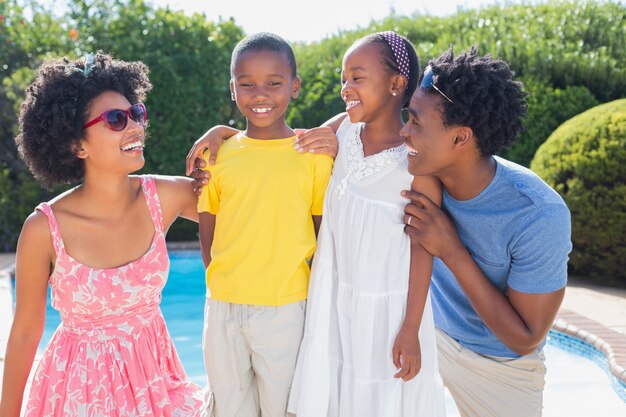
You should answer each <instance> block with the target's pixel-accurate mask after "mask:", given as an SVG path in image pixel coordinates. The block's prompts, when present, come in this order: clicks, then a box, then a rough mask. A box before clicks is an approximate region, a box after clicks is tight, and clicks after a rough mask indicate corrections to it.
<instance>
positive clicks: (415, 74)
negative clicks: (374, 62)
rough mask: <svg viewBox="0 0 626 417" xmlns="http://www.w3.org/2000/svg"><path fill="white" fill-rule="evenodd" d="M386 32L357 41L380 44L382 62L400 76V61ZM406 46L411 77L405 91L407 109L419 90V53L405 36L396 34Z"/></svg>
mask: <svg viewBox="0 0 626 417" xmlns="http://www.w3.org/2000/svg"><path fill="white" fill-rule="evenodd" d="M384 34H385V32H376V33H372V34H371V35H367V36H365V37H363V38H361V39H359V40H358V41H357V43H359V44H369V43H378V44H381V45H383V46H382V48H383V54H382V55H381V62H382V64H383V65H384V66H385V67H386V68H387V70H388V71H389V72H390V73H393V74H399V73H400V68H399V67H398V61H397V59H396V56H395V55H394V53H393V49H391V46H390V45H389V41H388V40H387V38H385V36H384ZM396 35H397V36H398V37H399V38H400V39H401V40H402V43H403V44H404V47H405V48H406V52H407V55H408V58H409V76H408V77H407V78H408V84H407V89H406V90H405V91H404V104H403V106H404V107H406V106H408V105H409V101H411V96H412V95H413V93H414V92H415V89H416V88H417V81H418V78H419V74H420V62H419V58H418V56H417V52H416V51H415V47H414V46H413V44H412V43H411V42H410V41H409V40H408V39H407V38H405V37H404V36H401V35H399V34H396Z"/></svg>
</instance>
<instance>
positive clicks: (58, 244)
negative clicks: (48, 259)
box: [35, 203, 65, 256]
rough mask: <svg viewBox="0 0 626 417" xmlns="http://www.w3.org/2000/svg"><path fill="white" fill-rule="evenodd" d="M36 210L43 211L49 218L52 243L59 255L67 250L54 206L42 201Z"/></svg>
mask: <svg viewBox="0 0 626 417" xmlns="http://www.w3.org/2000/svg"><path fill="white" fill-rule="evenodd" d="M35 210H39V211H41V212H42V213H43V214H45V215H46V217H47V218H48V227H49V228H50V235H52V244H53V245H54V251H55V252H56V254H57V256H59V255H60V254H61V253H63V252H64V251H65V245H63V238H62V237H61V231H60V230H59V224H58V223H57V219H56V217H54V213H53V212H52V208H50V205H49V204H48V203H40V204H39V205H38V206H37V207H35Z"/></svg>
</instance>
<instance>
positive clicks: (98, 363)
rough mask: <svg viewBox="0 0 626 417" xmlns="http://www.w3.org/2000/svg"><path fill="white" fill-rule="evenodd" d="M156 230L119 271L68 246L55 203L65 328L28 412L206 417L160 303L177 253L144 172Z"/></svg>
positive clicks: (56, 280)
mask: <svg viewBox="0 0 626 417" xmlns="http://www.w3.org/2000/svg"><path fill="white" fill-rule="evenodd" d="M141 185H142V190H143V194H144V196H145V199H146V202H147V204H148V208H149V210H150V215H151V217H152V222H153V224H154V228H155V233H154V238H153V240H152V244H151V246H150V248H149V249H148V251H147V252H146V253H145V254H144V255H143V256H142V257H141V258H139V259H137V260H135V261H133V262H130V263H128V264H126V265H124V266H120V267H117V268H107V269H98V268H91V267H88V266H86V265H83V264H81V263H80V262H78V261H76V260H75V259H73V258H72V257H71V256H70V255H68V253H67V252H66V251H65V247H64V245H63V240H62V238H61V234H60V232H59V227H58V224H57V222H56V219H55V217H54V214H53V213H52V210H51V209H50V206H49V205H48V204H47V203H42V204H40V205H39V206H38V207H37V209H38V210H41V211H42V212H43V213H45V215H46V216H47V217H48V223H49V225H50V232H51V234H52V241H53V244H54V249H55V251H56V264H55V266H54V271H53V272H52V275H51V276H50V279H49V283H50V288H51V300H52V306H53V307H54V308H55V309H57V310H59V312H60V315H61V325H60V326H59V328H58V329H57V330H56V332H55V333H54V335H53V336H52V339H51V341H50V343H49V344H48V346H47V347H46V350H45V352H44V354H43V357H42V359H41V361H40V362H39V367H38V368H37V371H36V373H35V377H34V380H33V383H32V387H31V391H30V396H29V400H28V403H27V405H26V416H27V417H34V416H89V417H92V416H93V417H95V416H124V417H130V416H172V417H176V416H198V415H200V414H201V411H202V410H201V409H202V394H201V390H200V387H199V386H197V385H196V384H194V383H192V382H190V381H189V380H188V379H187V376H186V374H185V370H184V369H183V366H182V363H181V362H180V359H179V358H178V355H177V354H176V350H175V348H174V345H173V343H172V340H171V338H170V335H169V333H168V331H167V328H166V327H165V322H164V320H163V316H162V314H161V310H160V308H159V303H160V302H161V291H162V289H163V287H164V286H165V282H166V281H167V275H168V270H169V258H168V255H167V248H166V245H165V231H164V230H163V215H162V213H161V206H160V204H159V198H158V195H157V191H156V184H155V181H154V178H152V177H141Z"/></svg>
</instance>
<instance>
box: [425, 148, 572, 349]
mask: <svg viewBox="0 0 626 417" xmlns="http://www.w3.org/2000/svg"><path fill="white" fill-rule="evenodd" d="M494 159H495V161H496V174H495V176H494V178H493V180H492V181H491V183H490V184H489V185H488V186H487V187H486V188H485V189H484V190H483V191H482V192H481V193H480V194H479V195H477V196H476V197H474V198H472V199H470V200H466V201H458V200H455V199H454V198H452V197H451V196H450V195H449V194H447V193H446V192H445V190H444V193H443V203H442V206H443V208H444V209H445V210H446V211H447V212H448V214H449V215H450V217H451V218H452V220H453V222H454V224H455V226H456V228H457V231H458V233H459V237H460V239H461V242H462V243H463V244H464V245H465V247H466V248H467V250H468V252H469V253H470V254H471V255H472V258H473V259H474V261H475V262H476V264H477V265H478V266H479V267H480V269H481V270H482V271H483V273H484V274H485V276H486V277H487V278H488V279H489V280H490V281H491V282H492V283H493V284H494V285H495V286H496V287H497V288H498V289H500V291H502V293H506V291H507V289H508V288H512V289H514V290H516V291H519V292H524V293H547V292H552V291H556V290H559V289H561V288H563V287H564V286H565V284H566V283H567V261H568V254H569V252H570V251H571V249H572V244H571V235H570V233H571V222H570V213H569V210H568V208H567V206H566V205H565V202H564V201H563V199H562V198H561V197H560V196H559V195H558V194H557V193H556V192H555V191H554V190H553V189H552V188H550V186H548V185H547V184H546V183H545V182H543V181H542V180H541V179H540V178H539V177H538V176H537V175H536V174H535V173H533V172H532V171H530V170H529V169H527V168H524V167H522V166H520V165H517V164H515V163H513V162H510V161H507V160H505V159H502V158H499V157H494ZM431 298H432V302H433V311H434V316H435V325H436V326H437V327H438V328H440V329H441V330H443V331H445V332H446V333H447V334H448V335H450V337H452V338H454V339H455V340H457V341H458V342H459V343H460V344H461V345H463V346H465V347H467V348H469V349H471V350H473V351H475V352H478V353H480V354H485V355H493V356H503V357H518V356H519V355H518V354H517V353H515V352H513V351H512V350H510V349H509V348H507V347H506V346H505V345H504V344H503V343H502V342H500V340H499V339H498V338H497V337H496V336H495V335H494V334H493V333H492V332H491V331H490V330H489V329H488V328H487V326H486V325H485V323H483V321H482V320H481V319H480V317H478V314H476V312H475V311H474V309H473V308H472V306H471V305H470V302H469V300H468V298H467V297H466V295H465V292H464V291H463V289H462V288H461V286H460V285H459V284H458V282H457V280H456V279H455V277H454V275H453V274H452V273H451V272H450V270H449V269H448V267H447V266H446V265H445V264H444V263H443V262H442V261H441V260H440V259H439V258H435V260H434V266H433V279H432V283H431ZM544 343H545V341H544ZM542 346H543V343H542Z"/></svg>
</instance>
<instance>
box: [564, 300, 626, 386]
mask: <svg viewBox="0 0 626 417" xmlns="http://www.w3.org/2000/svg"><path fill="white" fill-rule="evenodd" d="M552 329H553V330H555V331H558V332H561V333H564V334H566V335H568V336H571V337H574V338H576V339H579V340H581V341H583V342H585V343H587V344H589V345H591V346H593V347H595V348H596V349H598V350H599V351H600V352H602V354H603V355H604V356H605V357H606V359H607V364H608V368H609V369H608V370H609V372H610V373H611V374H612V375H613V376H615V377H616V378H617V379H619V380H620V381H621V382H622V383H624V384H626V335H624V334H623V333H620V332H617V331H615V330H613V329H609V328H608V327H606V326H604V325H602V324H601V323H598V322H597V321H594V320H592V319H590V318H588V317H585V316H582V315H580V314H578V313H576V312H573V311H570V310H566V309H561V310H559V313H558V314H557V318H556V320H555V321H554V323H553V324H552Z"/></svg>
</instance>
